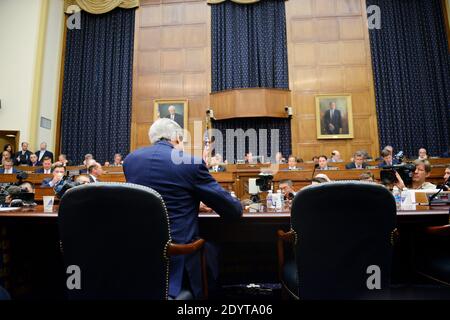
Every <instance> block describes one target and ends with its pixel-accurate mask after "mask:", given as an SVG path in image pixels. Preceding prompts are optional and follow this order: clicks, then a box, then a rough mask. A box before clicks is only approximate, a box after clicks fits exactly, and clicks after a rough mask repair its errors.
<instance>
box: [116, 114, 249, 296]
mask: <svg viewBox="0 0 450 320" xmlns="http://www.w3.org/2000/svg"><path fill="white" fill-rule="evenodd" d="M149 137H150V141H151V142H152V144H153V145H152V146H151V147H145V148H141V149H138V150H136V151H134V152H133V153H131V154H130V155H128V156H127V157H126V159H125V162H124V173H125V177H126V179H127V182H130V183H136V184H140V185H144V186H147V187H150V188H153V189H154V190H156V191H157V192H158V193H159V194H161V196H162V197H163V199H164V202H165V204H166V206H167V209H168V212H169V220H170V234H171V237H172V240H173V241H174V243H181V244H186V243H190V242H192V241H193V240H194V239H195V238H197V237H198V212H199V203H200V201H202V202H203V203H205V204H206V205H207V206H208V207H210V208H212V209H213V210H214V211H216V212H217V213H218V214H219V215H221V216H222V217H223V218H229V219H231V218H239V217H240V216H241V214H242V206H241V204H240V202H239V201H238V200H235V199H233V198H232V197H231V195H230V194H229V193H228V192H227V191H225V190H224V189H223V188H222V187H221V186H220V185H219V184H218V183H217V181H216V180H215V179H214V178H213V177H212V176H211V175H210V173H209V172H208V169H207V167H206V165H205V162H204V161H203V160H202V159H201V158H197V157H193V156H190V155H188V154H184V153H183V150H182V149H183V142H182V140H183V137H182V129H181V127H180V126H179V125H178V124H177V123H176V122H174V121H171V120H170V119H165V118H162V119H158V120H157V121H156V122H155V123H154V124H153V125H152V126H151V128H150V131H149ZM207 252H208V250H207ZM208 259H210V258H208ZM209 261H210V260H209ZM210 262H211V261H210ZM200 266H201V264H200V257H199V254H194V255H189V256H176V257H171V259H170V275H169V296H170V297H171V298H176V297H177V296H178V295H179V294H180V292H181V289H182V283H183V274H184V273H185V274H186V275H187V278H186V280H188V283H189V285H190V289H191V290H192V293H193V294H194V296H195V297H196V298H200V297H201V296H202V290H201V287H202V285H201V284H202V281H201V268H200Z"/></svg>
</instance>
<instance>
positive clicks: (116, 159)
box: [105, 153, 123, 167]
mask: <svg viewBox="0 0 450 320" xmlns="http://www.w3.org/2000/svg"><path fill="white" fill-rule="evenodd" d="M122 165H123V160H122V155H121V154H120V153H116V154H115V155H114V161H113V162H112V163H110V162H109V161H106V162H105V167H121V166H122Z"/></svg>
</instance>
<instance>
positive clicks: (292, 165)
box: [288, 155, 302, 170]
mask: <svg viewBox="0 0 450 320" xmlns="http://www.w3.org/2000/svg"><path fill="white" fill-rule="evenodd" d="M297 162H298V161H297V158H296V157H295V156H293V155H290V156H289V158H288V170H302V168H300V167H297Z"/></svg>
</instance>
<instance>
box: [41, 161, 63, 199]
mask: <svg viewBox="0 0 450 320" xmlns="http://www.w3.org/2000/svg"><path fill="white" fill-rule="evenodd" d="M65 172H66V170H65V169H64V167H63V166H62V165H60V164H58V165H55V167H54V168H53V178H46V179H44V180H42V185H41V187H43V188H53V189H54V190H55V193H58V192H60V191H61V190H62V188H63V186H64V184H65V181H64V179H63V178H64V174H65Z"/></svg>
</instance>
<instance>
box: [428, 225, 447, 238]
mask: <svg viewBox="0 0 450 320" xmlns="http://www.w3.org/2000/svg"><path fill="white" fill-rule="evenodd" d="M425 233H426V234H429V235H436V236H442V237H448V236H450V224H448V225H446V226H439V227H428V228H426V229H425Z"/></svg>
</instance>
